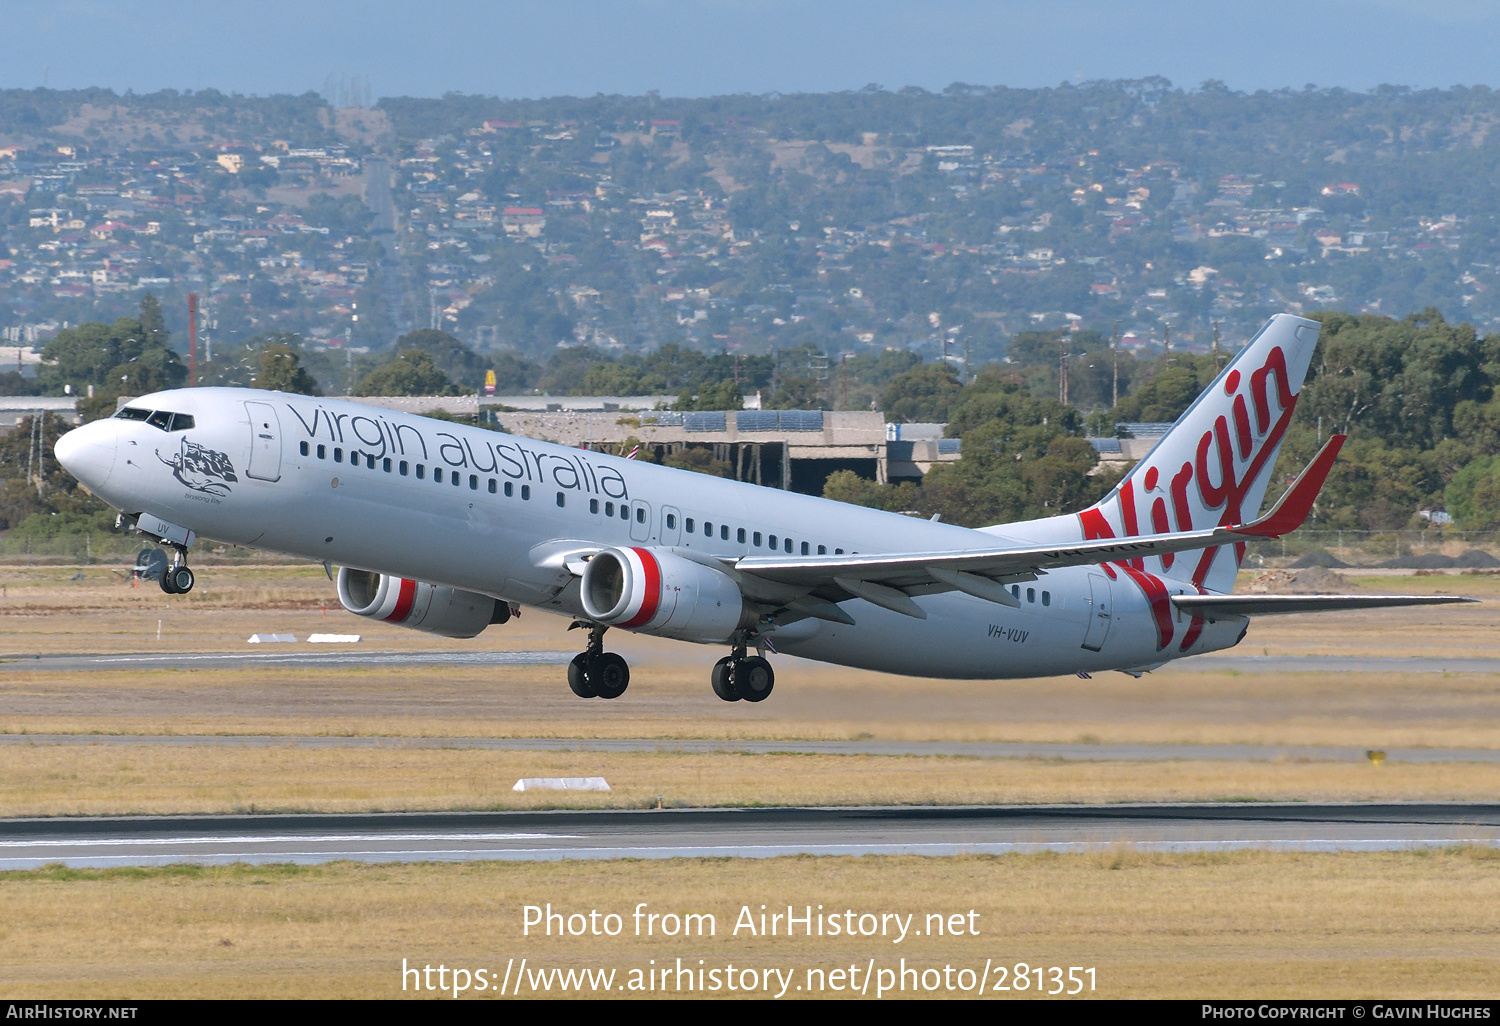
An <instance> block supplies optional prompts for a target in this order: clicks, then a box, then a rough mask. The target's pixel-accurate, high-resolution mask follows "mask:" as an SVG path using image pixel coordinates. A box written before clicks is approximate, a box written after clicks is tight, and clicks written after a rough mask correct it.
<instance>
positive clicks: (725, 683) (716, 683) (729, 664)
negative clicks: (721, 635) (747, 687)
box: [709, 656, 740, 702]
mask: <svg viewBox="0 0 1500 1026" xmlns="http://www.w3.org/2000/svg"><path fill="white" fill-rule="evenodd" d="M709 680H710V681H711V682H712V683H713V687H714V694H716V695H718V696H719V697H720V698H722V699H723V700H724V701H726V702H738V701H739V700H740V693H739V692H738V691H736V690H735V689H734V656H725V657H724V658H723V659H720V660H719V661H718V662H716V663H714V671H713V675H712V676H711V677H710V678H709Z"/></svg>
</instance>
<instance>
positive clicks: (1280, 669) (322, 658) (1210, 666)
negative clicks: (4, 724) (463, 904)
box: [0, 644, 1500, 673]
mask: <svg viewBox="0 0 1500 1026" xmlns="http://www.w3.org/2000/svg"><path fill="white" fill-rule="evenodd" d="M576 654H577V653H576V652H572V651H569V652H549V651H509V652H495V651H454V652H368V651H357V650H355V651H351V650H350V649H349V648H348V647H346V646H328V647H325V646H314V650H309V649H307V648H305V647H302V646H301V645H290V644H288V645H277V644H272V645H266V646H256V650H255V651H246V652H135V653H125V654H118V655H91V654H76V655H27V654H15V653H12V654H8V655H0V667H3V668H4V670H5V671H6V672H17V671H22V672H24V671H28V670H30V671H37V672H43V673H69V672H77V671H81V670H201V669H247V668H254V667H257V666H268V667H307V668H327V667H359V666H566V665H567V664H568V662H569V661H570V660H572V658H573V657H574V656H575V655H576ZM1164 669H1165V670H1167V671H1169V672H1182V671H1198V672H1204V671H1215V672H1217V671H1224V670H1234V671H1237V672H1240V673H1500V658H1488V657H1475V656H1451V657H1450V656H1389V657H1386V656H1380V657H1366V656H1291V655H1288V656H1251V655H1229V656H1219V655H1206V656H1195V657H1193V658H1190V659H1184V660H1182V661H1181V662H1178V663H1173V664H1171V665H1170V666H1169V667H1165V668H1164Z"/></svg>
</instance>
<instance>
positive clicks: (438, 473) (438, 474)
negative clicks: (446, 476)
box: [432, 467, 443, 484]
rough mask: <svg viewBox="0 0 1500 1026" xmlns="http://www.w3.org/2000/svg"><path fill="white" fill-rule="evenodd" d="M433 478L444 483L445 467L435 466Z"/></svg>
mask: <svg viewBox="0 0 1500 1026" xmlns="http://www.w3.org/2000/svg"><path fill="white" fill-rule="evenodd" d="M432 479H433V481H435V482H437V483H438V484H442V483H443V468H442V467H433V468H432Z"/></svg>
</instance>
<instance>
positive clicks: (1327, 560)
mask: <svg viewBox="0 0 1500 1026" xmlns="http://www.w3.org/2000/svg"><path fill="white" fill-rule="evenodd" d="M1348 565H1349V564H1348V563H1345V562H1344V561H1343V560H1342V559H1340V558H1339V557H1337V556H1335V555H1334V554H1333V553H1331V552H1329V551H1328V550H1327V549H1313V550H1312V551H1311V552H1309V553H1307V554H1306V555H1304V556H1298V557H1297V559H1296V560H1295V561H1293V562H1292V563H1291V564H1290V566H1291V568H1292V569H1293V570H1300V569H1302V568H1304V567H1309V566H1321V567H1323V568H1324V569H1325V570H1343V569H1344V568H1345V567H1347V566H1348Z"/></svg>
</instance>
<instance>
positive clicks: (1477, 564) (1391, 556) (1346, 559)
mask: <svg viewBox="0 0 1500 1026" xmlns="http://www.w3.org/2000/svg"><path fill="white" fill-rule="evenodd" d="M1306 566H1323V567H1328V568H1330V569H1335V570H1337V569H1342V568H1345V567H1348V568H1351V569H1391V570H1474V571H1485V570H1497V571H1500V532H1496V531H1458V530H1453V529H1450V528H1442V527H1433V528H1427V529H1423V530H1409V531H1339V530H1330V529H1327V528H1304V529H1303V530H1300V531H1294V532H1292V533H1291V534H1289V535H1286V536H1285V537H1283V538H1262V539H1257V540H1256V541H1253V542H1250V543H1249V544H1248V546H1247V547H1246V553H1245V567H1246V569H1258V568H1265V569H1276V568H1282V567H1306Z"/></svg>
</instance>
